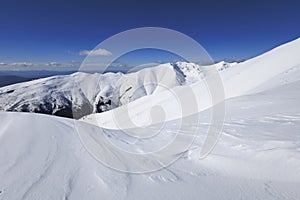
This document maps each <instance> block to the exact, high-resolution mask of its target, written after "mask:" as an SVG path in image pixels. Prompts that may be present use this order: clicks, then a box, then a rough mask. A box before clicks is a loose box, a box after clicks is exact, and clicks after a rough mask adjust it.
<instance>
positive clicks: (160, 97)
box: [83, 39, 300, 129]
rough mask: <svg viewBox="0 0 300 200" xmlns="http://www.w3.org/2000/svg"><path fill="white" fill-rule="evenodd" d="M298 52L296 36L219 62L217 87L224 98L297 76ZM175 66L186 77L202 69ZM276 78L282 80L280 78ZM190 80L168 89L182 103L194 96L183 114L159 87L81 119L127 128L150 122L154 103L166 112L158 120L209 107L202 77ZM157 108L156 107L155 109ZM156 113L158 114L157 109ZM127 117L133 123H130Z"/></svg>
mask: <svg viewBox="0 0 300 200" xmlns="http://www.w3.org/2000/svg"><path fill="white" fill-rule="evenodd" d="M298 52H300V39H297V40H294V41H292V42H289V43H287V44H284V45H282V46H279V47H277V48H275V49H273V50H271V51H269V52H267V53H264V54H262V55H260V56H258V57H255V58H252V59H250V60H247V61H245V62H242V63H238V64H236V63H234V64H233V65H232V66H231V67H229V68H227V69H226V70H224V69H223V70H222V67H221V66H223V64H222V63H219V64H218V66H219V68H218V71H219V72H220V73H219V75H220V77H221V79H222V82H223V88H221V89H222V90H224V98H225V99H229V98H233V97H236V96H242V95H248V94H252V93H255V92H259V91H263V90H267V89H271V88H273V87H276V86H280V85H282V84H287V83H290V82H294V81H298V80H300V76H297V75H296V74H298V73H299V72H298V68H299V66H300V57H299V55H298ZM178 66H179V67H181V69H182V71H183V73H186V74H189V75H190V74H192V75H190V76H188V78H187V80H191V79H193V76H194V75H195V74H200V75H201V74H202V71H200V70H198V67H197V65H194V64H185V63H181V64H180V63H179V65H178ZM186 66H190V68H189V69H197V70H196V72H192V73H191V72H189V70H186V69H185V67H186ZM210 67H212V66H206V68H207V69H209V68H210ZM203 69H205V68H203ZM291 75H292V76H291ZM189 77H192V78H189ZM280 77H281V78H280ZM280 79H283V80H285V81H281V82H280V81H279V80H280ZM191 83H192V84H188V85H183V86H180V87H174V88H172V93H173V94H174V93H176V96H179V97H182V98H183V99H184V102H185V103H184V104H185V105H187V104H195V102H194V99H196V102H197V105H196V106H195V107H194V109H190V110H189V112H188V113H186V114H185V115H184V116H183V115H182V113H181V110H182V105H180V102H178V101H174V100H172V99H174V95H172V94H170V91H163V92H162V93H163V94H162V93H160V94H153V95H150V96H145V97H143V98H140V99H137V100H136V101H134V102H131V103H130V104H128V105H127V106H126V110H128V111H127V112H124V107H118V108H116V109H114V110H111V111H108V112H105V113H101V114H91V115H89V116H86V117H84V119H83V120H85V121H86V122H89V123H92V124H94V125H98V126H101V127H105V128H112V129H113V128H117V127H119V126H120V124H122V125H123V127H122V128H124V129H129V128H132V127H135V126H136V125H137V124H138V125H139V126H144V125H147V124H149V123H151V116H152V115H156V114H155V113H154V110H153V109H152V108H153V107H155V106H160V107H161V109H162V110H163V111H164V112H165V113H166V115H165V118H163V119H162V121H169V120H174V119H179V118H181V117H185V116H189V115H193V114H196V113H198V112H201V111H203V110H206V109H208V108H210V107H211V106H212V105H213V102H212V100H211V94H210V91H209V90H208V89H207V84H206V83H205V81H196V82H194V81H191ZM189 90H192V91H193V94H194V96H195V98H185V96H187V95H186V94H187V91H189ZM220 92H221V91H220ZM157 112H160V111H159V110H157ZM127 113H130V118H129V117H128V116H127ZM157 115H160V114H159V113H157ZM115 116H118V118H119V120H118V121H116V120H115ZM130 121H132V122H135V123H130ZM157 123H159V121H157Z"/></svg>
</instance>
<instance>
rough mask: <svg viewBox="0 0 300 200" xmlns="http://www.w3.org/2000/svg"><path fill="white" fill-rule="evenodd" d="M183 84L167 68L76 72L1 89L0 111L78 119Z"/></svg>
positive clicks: (176, 73) (169, 68) (169, 66)
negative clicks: (123, 72)
mask: <svg viewBox="0 0 300 200" xmlns="http://www.w3.org/2000/svg"><path fill="white" fill-rule="evenodd" d="M183 83H184V75H183V74H182V73H181V72H179V71H177V70H174V68H173V67H172V66H171V65H170V64H163V65H159V66H157V67H154V68H147V69H143V70H141V71H138V72H135V73H131V74H122V73H106V74H98V73H94V74H89V73H83V72H77V73H74V74H71V75H61V76H53V77H49V78H43V79H38V80H34V81H30V82H26V83H20V84H15V85H10V86H6V87H3V88H1V89H0V110H3V111H19V112H37V113H46V114H53V115H58V116H65V117H73V114H74V113H72V110H73V111H74V112H75V116H76V117H77V118H79V117H81V116H83V115H86V114H90V113H95V112H103V111H106V110H110V109H112V108H115V107H118V106H120V105H123V104H127V103H128V102H131V101H133V100H135V99H137V98H139V97H141V96H145V95H150V94H153V93H157V92H159V91H161V90H164V87H162V86H165V87H174V86H178V85H181V84H183ZM76 111H77V112H76Z"/></svg>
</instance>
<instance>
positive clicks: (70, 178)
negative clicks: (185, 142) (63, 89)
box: [0, 82, 300, 200]
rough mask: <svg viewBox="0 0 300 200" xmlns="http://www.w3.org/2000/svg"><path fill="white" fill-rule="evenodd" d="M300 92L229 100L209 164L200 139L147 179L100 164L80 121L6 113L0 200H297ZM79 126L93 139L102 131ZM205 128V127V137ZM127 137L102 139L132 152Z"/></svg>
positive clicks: (284, 89) (293, 87)
mask: <svg viewBox="0 0 300 200" xmlns="http://www.w3.org/2000/svg"><path fill="white" fill-rule="evenodd" d="M299 89H300V82H294V83H292V84H289V85H284V86H280V87H276V88H273V89H272V90H268V91H265V92H264V93H258V94H254V95H248V96H243V97H238V98H233V99H231V100H229V101H228V103H227V112H228V113H227V117H226V121H225V126H224V130H223V132H222V136H221V138H220V140H219V142H218V144H217V146H216V148H215V149H214V151H213V152H212V153H211V154H210V155H209V156H208V157H207V158H206V159H204V160H199V159H198V156H199V147H200V146H201V144H202V142H203V135H202V133H201V132H199V134H198V135H197V139H196V141H195V143H194V144H193V147H192V148H191V150H190V151H189V152H186V153H185V155H184V156H183V157H182V158H181V159H180V160H178V161H177V162H175V163H174V164H173V165H171V166H170V167H168V168H166V169H163V170H160V171H157V172H154V173H146V174H141V175H132V174H127V173H120V172H117V171H115V170H111V169H110V168H107V167H105V166H104V165H102V164H101V163H99V162H97V161H96V160H95V159H93V157H92V156H91V155H90V154H89V153H88V152H87V151H86V150H85V148H84V147H83V146H82V144H81V142H80V140H79V137H78V135H77V133H76V131H75V127H74V123H75V122H74V121H73V120H70V119H66V118H59V117H53V116H47V115H39V114H31V113H0V117H1V121H0V127H2V128H1V129H0V199H10V200H14V199H24V200H26V199H30V200H35V199H74V200H76V199H80V200H82V199H99V198H101V199H149V200H150V199H151V200H155V199H218V200H219V199H224V200H225V199H228V200H231V199H249V200H252V199H264V200H268V199H270V200H273V199H289V200H297V199H299V198H300V191H299V187H300V173H299V172H300V154H299V151H300V136H299V133H298V130H299V129H300V115H299V113H300V110H299V109H300V107H299V98H300V96H299V95H300V93H299V92H297V91H299ZM206 115H207V113H206V112H204V113H203V116H206ZM76 123H80V125H81V126H82V127H83V128H84V129H85V131H86V134H90V135H94V134H95V130H96V129H97V130H98V131H101V130H102V129H100V128H97V127H94V126H91V125H88V124H85V123H84V122H78V121H77V122H76ZM77 125H78V124H77ZM189 126H192V124H190V125H189ZM206 126H207V123H205V120H203V125H202V127H201V130H203V129H206ZM45 127H47V129H46V130H45ZM185 130H187V131H188V130H190V129H189V127H186V129H183V131H185ZM98 133H99V132H98ZM120 134H121V132H119V131H117V130H105V132H102V134H100V135H103V136H105V135H106V136H108V135H110V137H109V138H110V140H111V141H112V142H113V143H116V144H119V145H121V144H123V145H125V146H126V145H127V144H126V141H130V138H126V136H123V137H122V140H120V139H119V138H120V137H119V136H120ZM101 137H102V136H101ZM153 142H155V143H156V144H161V143H162V142H163V141H160V140H154V141H153ZM141 147H143V141H142V140H137V141H136V142H135V143H134V145H131V148H132V149H135V150H137V151H139V148H141ZM108 150H109V151H110V149H108ZM125 164H126V163H125ZM127 164H129V163H127ZM131 164H132V163H130V165H131Z"/></svg>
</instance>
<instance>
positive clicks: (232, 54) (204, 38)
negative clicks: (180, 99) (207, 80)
mask: <svg viewBox="0 0 300 200" xmlns="http://www.w3.org/2000/svg"><path fill="white" fill-rule="evenodd" d="M299 8H300V1H296V0H295V1H293V0H284V1H276V0H272V1H271V0H269V1H262V0H261V1H256V0H252V1H246V0H245V1H242V0H239V1H225V0H224V1H213V0H209V1H201V0H198V1H189V0H184V1H182V0H179V1H178V0H172V1H170V0H160V1H154V0H153V1H150V0H149V1H143V0H119V1H114V0H105V1H102V0H98V1H89V0H80V1H76V0H59V1H57V0H47V1H42V0H26V1H24V0H19V1H17V0H9V1H8V0H4V1H1V3H0V67H1V66H5V65H7V64H8V63H10V65H12V64H14V65H15V66H17V65H19V66H22V63H23V65H24V66H26V65H27V64H28V63H50V62H52V65H53V66H56V65H59V64H60V63H63V65H67V64H69V65H70V66H71V65H72V64H74V65H75V64H78V63H80V62H81V61H82V59H83V58H84V56H80V55H79V52H80V51H82V50H90V49H93V48H94V47H95V46H96V45H97V44H99V43H100V42H102V41H103V40H105V39H106V38H108V37H110V36H112V35H114V34H117V33H119V32H121V31H125V30H128V29H132V28H138V27H145V26H154V27H165V28H170V29H174V30H177V31H180V32H182V33H184V34H187V35H188V36H190V37H192V38H193V39H195V40H197V41H198V42H199V43H200V44H201V45H202V46H203V47H204V48H205V49H206V50H207V51H208V53H209V54H210V55H211V56H212V58H213V59H214V60H216V61H218V60H224V59H227V60H237V59H238V60H240V59H248V58H251V57H254V56H256V55H259V54H261V53H263V52H265V51H268V50H270V49H272V48H273V47H275V46H278V45H280V44H282V43H285V42H288V41H291V40H293V39H296V38H298V37H300V11H299ZM155 55H156V57H157V58H155V59H157V60H164V59H163V56H166V55H165V54H164V55H163V56H159V55H158V54H155ZM137 57H139V58H140V56H137ZM171 57H172V56H171ZM171 57H170V59H171ZM66 63H67V64H66ZM70 63H71V64H70ZM49 65H51V64H49ZM41 66H42V65H41Z"/></svg>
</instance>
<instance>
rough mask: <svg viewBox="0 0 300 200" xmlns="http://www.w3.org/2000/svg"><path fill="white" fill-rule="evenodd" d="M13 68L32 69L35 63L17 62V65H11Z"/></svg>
mask: <svg viewBox="0 0 300 200" xmlns="http://www.w3.org/2000/svg"><path fill="white" fill-rule="evenodd" d="M10 65H11V66H17V67H31V66H33V63H28V62H16V63H11V64H10Z"/></svg>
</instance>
